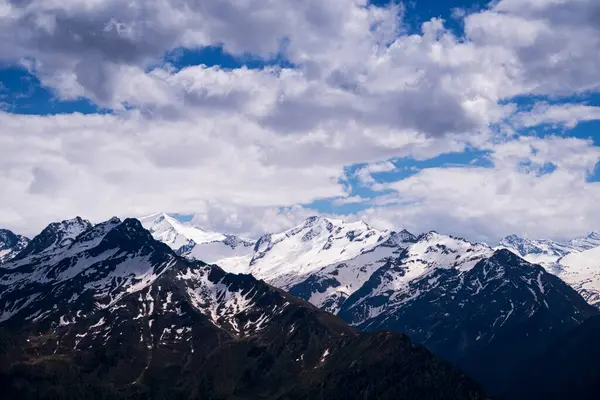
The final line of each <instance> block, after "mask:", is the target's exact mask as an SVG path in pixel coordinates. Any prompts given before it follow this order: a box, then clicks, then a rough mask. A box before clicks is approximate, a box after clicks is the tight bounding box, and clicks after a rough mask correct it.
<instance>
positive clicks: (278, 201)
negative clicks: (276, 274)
mask: <svg viewBox="0 0 600 400" xmlns="http://www.w3.org/2000/svg"><path fill="white" fill-rule="evenodd" d="M186 1H187V0H186ZM175 3H176V2H171V1H166V2H153V1H152V2H149V3H142V2H135V1H133V2H132V4H133V6H132V7H130V8H127V9H124V8H123V7H120V6H119V5H118V3H117V2H116V1H114V0H105V1H100V2H97V4H95V5H94V7H95V9H94V10H89V9H86V8H82V7H81V4H82V3H81V4H80V2H79V1H75V2H72V3H69V4H63V5H47V6H42V5H36V6H32V7H30V8H28V9H24V8H22V7H23V6H22V5H19V4H16V3H15V4H13V5H12V6H11V7H10V8H9V9H7V10H8V11H7V14H6V15H5V16H3V17H1V18H9V19H7V20H6V21H5V22H6V24H5V26H6V27H5V28H3V29H6V31H5V32H0V34H4V35H5V36H3V37H4V39H5V40H4V42H5V43H4V45H2V46H0V106H1V109H2V110H3V113H2V114H1V117H2V118H3V120H4V121H3V125H4V126H6V127H7V128H6V129H5V130H4V132H3V133H2V135H3V137H0V139H2V140H3V143H5V144H6V146H4V149H5V150H4V151H5V153H2V154H0V156H3V159H4V160H5V161H4V162H3V163H0V168H2V169H0V173H1V175H0V181H1V182H2V183H3V187H6V188H9V189H10V190H13V191H14V192H15V195H14V196H12V197H11V196H9V198H7V199H5V200H2V203H0V206H1V207H2V208H3V209H4V210H5V211H4V212H3V213H0V224H1V225H3V226H6V227H9V228H11V227H12V228H14V229H16V230H21V231H26V232H27V231H35V230H36V229H39V228H40V227H41V226H43V225H44V224H45V223H47V222H49V221H50V220H54V219H60V218H63V217H68V216H70V215H72V214H74V213H77V214H82V215H84V216H87V217H89V218H91V219H94V220H101V219H103V218H108V217H110V216H112V215H113V214H118V215H134V214H135V215H141V214H144V213H151V212H154V211H166V212H171V213H176V214H179V215H188V216H190V215H193V214H194V215H196V219H197V220H199V221H202V223H204V224H206V225H207V227H209V228H211V229H215V230H223V231H230V232H236V233H243V234H247V235H258V234H260V233H263V232H265V231H270V230H277V229H283V228H287V227H289V226H291V225H294V224H296V223H297V222H299V221H301V220H302V219H303V218H305V217H306V216H308V215H311V214H319V213H322V214H326V215H332V216H338V217H342V218H346V219H365V220H367V222H371V223H373V224H375V225H377V226H380V227H385V228H396V227H406V228H410V229H412V230H415V231H424V230H428V229H436V230H438V231H445V232H448V233H453V234H459V235H461V236H466V237H474V238H476V239H482V240H488V241H493V240H496V239H498V238H499V237H501V236H503V235H505V234H508V233H512V232H517V233H520V234H523V235H527V236H540V235H547V236H551V237H557V238H558V237H571V236H576V235H578V234H582V233H584V232H586V231H589V230H593V229H600V226H599V225H600V217H596V216H593V215H590V214H591V213H593V211H592V210H594V209H595V208H594V207H595V206H594V205H593V203H594V197H595V196H600V189H599V187H598V185H597V184H598V183H599V182H600V156H599V154H600V152H599V148H600V121H599V120H600V89H599V88H600V73H599V72H598V71H597V68H596V66H597V65H598V61H600V60H597V59H596V57H597V54H598V50H599V49H597V48H596V47H595V46H596V43H595V41H594V40H590V34H589V32H590V30H593V29H597V24H595V21H588V20H587V19H585V18H584V19H581V18H583V17H585V16H588V15H596V14H594V10H595V7H596V6H595V3H594V2H593V1H591V0H582V1H579V2H578V3H577V4H576V5H572V7H573V8H572V9H571V13H570V14H569V18H572V20H569V18H567V17H561V15H564V10H563V9H561V7H562V6H560V5H551V4H545V5H540V4H538V3H537V2H535V1H533V0H523V2H521V3H519V4H517V3H518V2H515V1H514V0H501V1H495V2H491V3H488V2H473V1H448V2H439V1H429V0H428V1H418V2H410V1H409V2H404V3H400V2H396V3H393V4H396V5H397V7H392V6H391V5H392V4H390V3H389V2H379V1H372V2H371V3H369V4H368V5H366V6H365V5H364V4H362V3H361V2H360V1H354V0H334V1H332V2H329V3H327V4H325V3H320V2H316V1H312V0H311V1H309V0H307V1H306V2H296V3H290V4H287V2H282V3H281V4H277V5H272V4H267V3H264V2H262V3H261V2H257V1H250V2H248V3H247V4H245V5H243V6H242V5H240V4H237V3H231V4H229V3H228V2H213V1H212V0H210V1H208V2H207V3H206V4H205V7H199V8H197V7H195V6H194V3H193V2H191V0H190V2H189V10H188V11H187V12H186V13H183V14H178V12H179V10H178V9H177V8H176V6H175ZM45 7H46V8H45ZM240 7H242V8H240ZM243 7H246V8H243ZM42 16H43V17H42ZM11 18H12V19H11ZM170 18H172V19H170ZM438 18H441V19H443V21H444V22H441V21H439V20H437V19H438ZM586 18H587V17H586ZM19 21H20V22H19ZM201 21H202V22H201ZM206 21H208V22H206ZM523 21H528V22H527V24H525V25H523V24H522V23H523ZM582 21H584V22H583V23H582ZM587 22H589V23H590V25H589V26H587V25H585V24H586V23H587ZM11 24H16V25H14V26H13V25H11ZM146 27H152V29H146ZM532 27H536V28H532ZM553 35H554V36H553ZM19 152H21V154H27V156H26V157H16V155H17V154H18V153H19ZM566 204H570V206H567V205H566ZM189 218H191V217H189ZM486 219H487V220H486ZM574 221H575V222H574Z"/></svg>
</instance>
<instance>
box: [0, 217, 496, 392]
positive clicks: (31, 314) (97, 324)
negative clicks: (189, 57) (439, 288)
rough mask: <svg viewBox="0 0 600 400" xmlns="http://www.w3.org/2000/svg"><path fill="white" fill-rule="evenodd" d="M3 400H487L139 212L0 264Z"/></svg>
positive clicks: (415, 351)
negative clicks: (177, 242)
mask: <svg viewBox="0 0 600 400" xmlns="http://www.w3.org/2000/svg"><path fill="white" fill-rule="evenodd" d="M0 310H1V311H2V312H1V314H0V385H2V390H3V398H7V399H80V398H93V399H125V398H127V399H131V398H133V399H142V398H143V399H167V398H168V399H225V398H227V399H261V398H264V399H315V398H324V399H325V398H327V399H349V398H382V399H396V398H405V399H484V398H487V397H486V396H485V395H484V394H483V391H482V389H481V388H480V387H479V385H478V384H476V383H474V382H473V381H472V380H471V379H469V378H468V377H466V376H465V375H464V374H463V373H461V372H460V371H459V370H457V369H455V368H453V367H451V366H450V365H449V364H447V363H446V362H444V361H441V360H439V359H438V358H436V357H435V356H433V355H432V354H431V353H430V352H428V351H427V350H426V349H425V348H423V347H420V346H417V345H415V344H413V343H412V342H411V340H410V339H409V338H408V337H407V336H405V335H403V334H401V333H392V332H379V333H359V332H358V331H357V330H356V329H354V328H352V327H350V326H348V325H347V324H346V323H344V322H343V321H342V320H341V319H340V318H338V317H336V316H334V315H332V314H329V313H327V312H325V311H322V310H320V309H318V308H317V307H315V306H313V305H311V304H309V303H307V302H305V301H303V300H301V299H298V298H296V297H294V296H292V295H290V294H288V293H286V292H284V291H281V290H279V289H276V288H274V287H272V286H270V285H268V284H266V283H264V282H262V281H259V280H256V279H255V278H254V277H252V276H251V275H244V274H231V273H227V272H225V271H224V270H223V269H221V268H220V267H218V266H216V265H210V264H206V263H204V262H201V261H196V260H190V259H187V258H184V257H182V256H180V255H178V254H176V252H175V251H173V249H172V248H171V247H169V246H167V245H166V244H164V243H162V242H159V241H157V240H155V239H154V238H153V237H152V236H151V234H150V232H148V231H147V230H146V229H144V228H143V226H142V224H141V223H140V222H139V221H138V220H136V219H126V220H124V221H121V220H119V219H117V218H113V219H111V220H109V221H106V222H103V223H100V224H97V225H95V226H92V225H91V224H90V223H89V222H88V221H85V220H82V219H80V218H77V219H74V220H69V221H63V222H60V223H55V224H51V225H49V226H48V227H47V228H46V229H44V230H43V231H42V232H41V233H40V234H39V235H37V236H36V237H35V238H33V239H32V240H31V241H30V242H29V244H28V245H27V246H26V247H25V248H24V249H23V250H22V251H21V252H20V253H19V254H18V255H17V256H16V257H14V258H12V259H11V260H9V261H8V262H5V263H3V264H2V265H1V266H0Z"/></svg>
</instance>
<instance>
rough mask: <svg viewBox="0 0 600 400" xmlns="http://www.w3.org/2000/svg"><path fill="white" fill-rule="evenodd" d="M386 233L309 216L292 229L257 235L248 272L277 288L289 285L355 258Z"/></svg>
mask: <svg viewBox="0 0 600 400" xmlns="http://www.w3.org/2000/svg"><path fill="white" fill-rule="evenodd" d="M389 236H390V232H386V231H379V230H376V229H373V228H371V227H370V226H369V225H367V224H366V223H364V222H361V221H358V222H350V223H347V222H344V221H342V220H337V219H331V218H325V217H310V218H308V219H307V220H306V221H304V223H302V224H300V225H298V226H296V227H295V228H292V229H289V230H287V231H284V232H281V233H276V234H268V235H265V236H263V237H261V238H260V239H259V240H258V241H257V242H256V246H255V248H254V255H253V257H252V260H251V261H250V265H249V268H248V272H249V273H251V274H252V275H254V276H256V277H257V278H260V279H264V280H265V281H267V282H269V283H270V284H272V285H275V286H277V287H281V288H289V287H291V286H293V285H295V284H297V283H299V282H301V281H303V280H304V279H306V278H308V277H309V276H310V275H311V274H313V273H315V272H317V271H319V270H320V269H321V268H323V267H327V266H329V265H333V264H336V263H340V262H344V261H347V260H351V259H353V258H354V257H357V256H358V255H360V254H362V253H364V252H365V251H368V250H370V249H372V248H373V247H375V246H376V245H377V244H378V243H382V242H384V241H385V240H387V239H388V238H389Z"/></svg>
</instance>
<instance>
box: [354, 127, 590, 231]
mask: <svg viewBox="0 0 600 400" xmlns="http://www.w3.org/2000/svg"><path fill="white" fill-rule="evenodd" d="M493 150H494V151H493V153H492V155H491V160H492V161H493V164H494V166H493V168H483V167H463V168H429V169H424V170H422V171H421V172H419V173H418V174H416V175H414V176H411V177H409V178H407V179H404V180H401V181H397V182H393V183H390V184H387V185H386V187H387V188H388V189H393V190H394V191H395V192H396V194H395V196H394V197H395V200H396V201H397V202H398V203H401V204H402V205H401V206H390V207H387V208H378V209H373V210H369V211H367V212H365V213H363V215H364V216H365V218H367V219H368V218H370V216H371V215H375V216H376V217H377V218H380V219H381V218H388V219H389V220H391V221H394V222H395V223H396V224H402V225H403V226H406V227H408V228H409V230H410V229H412V230H416V231H417V232H420V231H423V230H429V229H434V230H440V231H443V232H450V233H454V234H457V235H462V236H466V237H469V238H472V239H479V240H488V241H491V242H493V241H495V240H497V239H499V237H500V236H503V235H507V234H510V233H513V232H517V233H521V234H527V235H529V236H531V237H554V238H564V237H569V236H575V235H579V234H583V233H586V232H589V231H592V230H594V229H598V226H600V216H598V213H596V212H595V211H594V210H595V209H596V208H597V204H596V203H597V199H598V198H600V183H597V182H588V181H587V180H586V178H587V175H588V173H589V172H591V171H592V170H593V168H594V166H595V165H596V164H597V163H598V162H600V148H598V147H595V146H593V145H592V144H591V142H589V141H584V140H579V139H573V138H567V139H564V138H557V137H554V138H548V139H540V138H533V137H522V138H520V139H519V140H517V141H511V142H507V143H503V144H499V145H496V146H494V148H493ZM522 163H530V164H531V165H530V167H529V168H522ZM547 163H552V164H554V165H555V166H556V170H555V171H554V172H552V173H547V174H544V173H541V172H543V171H540V170H541V169H542V168H543V166H544V165H546V164H547Z"/></svg>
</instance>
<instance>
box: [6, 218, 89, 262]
mask: <svg viewBox="0 0 600 400" xmlns="http://www.w3.org/2000/svg"><path fill="white" fill-rule="evenodd" d="M91 228H92V224H91V222H90V221H88V220H84V219H82V218H81V217H75V218H73V219H68V220H65V221H61V222H53V223H51V224H50V225H48V226H47V227H46V228H45V229H44V230H43V231H42V232H41V233H40V234H39V235H37V236H36V237H34V238H33V239H32V240H31V241H30V242H29V244H28V245H27V247H25V249H24V250H23V251H22V252H21V253H19V255H18V257H19V258H22V257H25V256H28V255H32V254H43V253H47V252H50V251H52V250H53V249H56V248H61V247H66V246H69V245H70V244H71V243H73V241H74V240H75V238H77V236H79V235H81V234H82V233H83V232H85V231H87V230H88V229H91Z"/></svg>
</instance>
